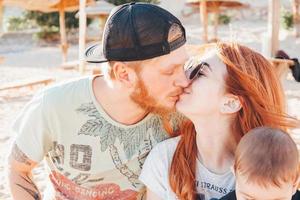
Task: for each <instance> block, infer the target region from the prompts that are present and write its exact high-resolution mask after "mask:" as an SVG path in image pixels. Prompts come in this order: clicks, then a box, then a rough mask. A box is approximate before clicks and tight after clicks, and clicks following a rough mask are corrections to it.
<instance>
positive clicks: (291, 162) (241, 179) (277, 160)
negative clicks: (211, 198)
mask: <svg viewBox="0 0 300 200" xmlns="http://www.w3.org/2000/svg"><path fill="white" fill-rule="evenodd" d="M298 164H299V158H298V151H297V147H296V144H295V143H294V141H293V140H292V138H291V137H290V136H289V135H288V134H287V133H285V132H283V131H281V130H278V129H273V128H269V127H259V128H256V129H253V130H252V131H250V132H249V133H247V134H246V135H245V136H244V137H243V138H242V139H241V141H240V143H239V145H238V147H237V150H236V155H235V164H234V171H235V175H236V196H237V199H238V200H290V199H292V196H293V194H294V193H295V192H296V190H297V186H298V178H299V168H298Z"/></svg>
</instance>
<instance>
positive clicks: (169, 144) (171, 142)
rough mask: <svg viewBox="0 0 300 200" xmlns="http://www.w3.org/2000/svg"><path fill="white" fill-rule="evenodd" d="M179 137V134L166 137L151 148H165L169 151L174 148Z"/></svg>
mask: <svg viewBox="0 0 300 200" xmlns="http://www.w3.org/2000/svg"><path fill="white" fill-rule="evenodd" d="M180 138H181V136H177V137H172V138H168V139H166V140H164V141H162V142H160V143H158V144H156V145H155V147H154V148H153V149H156V150H164V149H166V150H170V151H171V150H175V149H176V147H177V144H178V142H179V140H180Z"/></svg>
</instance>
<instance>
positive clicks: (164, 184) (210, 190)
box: [139, 136, 235, 200]
mask: <svg viewBox="0 0 300 200" xmlns="http://www.w3.org/2000/svg"><path fill="white" fill-rule="evenodd" d="M179 140H180V136H179V137H175V138H171V139H167V140H165V141H163V142H161V143H159V144H157V145H156V146H155V147H154V149H153V150H152V151H151V152H150V154H149V156H148V157H147V159H146V161H145V163H144V166H143V169H142V173H141V175H140V177H139V179H140V180H141V181H142V182H143V183H144V184H145V185H146V186H147V187H148V188H149V189H150V190H151V191H152V192H154V193H155V194H156V195H157V196H159V197H160V198H161V199H163V200H176V199H178V198H176V195H175V193H174V192H173V191H172V189H171V187H170V184H169V170H170V167H171V162H172V159H173V155H174V152H175V150H176V147H177V144H178V142H179ZM196 186H197V191H198V194H197V198H196V199H197V200H215V199H219V198H221V197H223V196H224V195H226V194H228V193H229V192H231V191H232V190H234V188H235V178H234V175H233V173H232V172H231V171H228V172H226V173H224V174H215V173H213V172H211V171H209V170H208V169H207V168H206V167H205V166H204V165H203V164H201V162H200V161H199V160H198V159H197V169H196Z"/></svg>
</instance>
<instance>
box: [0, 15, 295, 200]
mask: <svg viewBox="0 0 300 200" xmlns="http://www.w3.org/2000/svg"><path fill="white" fill-rule="evenodd" d="M251 12H252V11H242V12H237V14H236V15H235V17H234V18H233V19H232V22H231V24H230V25H220V26H219V32H218V35H219V39H221V40H232V39H233V40H235V41H237V42H240V43H242V44H244V45H247V46H249V47H251V48H253V49H255V50H257V51H259V52H261V50H262V45H263V37H264V34H265V33H266V31H267V20H266V16H264V15H263V16H255V17H249V16H251ZM183 23H184V25H185V27H186V32H187V36H188V37H187V38H188V44H201V43H202V40H201V31H202V28H201V24H200V22H199V16H198V15H197V14H194V15H191V16H189V17H186V18H183ZM210 31H211V30H210ZM280 48H281V49H283V50H284V51H286V52H287V53H288V54H289V55H290V57H298V58H300V53H299V52H300V38H297V39H296V38H295V37H294V36H293V34H292V32H291V31H286V30H283V29H281V31H280ZM0 57H3V58H4V60H3V62H2V63H1V62H0V86H1V87H4V86H5V85H11V84H17V83H20V82H26V81H31V80H38V79H43V78H51V79H54V82H53V83H51V84H56V83H58V82H61V81H65V80H69V79H71V78H75V77H80V76H83V75H82V74H80V73H79V72H78V71H76V70H75V69H74V70H63V69H62V68H61V67H60V65H61V51H60V49H59V48H58V44H57V43H44V42H36V41H35V40H34V39H32V33H6V34H4V35H3V36H2V37H1V38H0ZM77 57H78V45H77V44H76V43H74V42H72V43H71V44H70V48H69V54H68V60H76V59H77ZM37 58H38V59H37ZM84 75H91V71H87V72H86V73H85V74H84ZM282 83H283V87H284V91H285V94H286V100H287V103H288V112H289V114H290V115H292V116H295V117H297V118H298V119H300V83H298V82H296V81H295V80H294V79H293V77H292V75H291V73H290V72H289V73H288V74H287V76H286V77H285V78H284V80H283V81H282ZM43 87H44V85H37V86H34V87H24V88H19V89H10V90H3V91H1V90H0V199H1V200H9V199H11V196H10V195H9V191H8V185H7V181H6V178H5V176H6V173H5V170H6V157H7V153H8V150H9V148H10V145H11V143H12V141H13V139H14V137H15V133H14V132H12V131H11V129H10V126H11V124H12V123H13V121H14V119H15V118H16V116H17V115H18V113H19V112H20V111H21V109H22V108H23V106H24V105H25V104H26V103H27V102H28V101H29V100H30V99H31V98H32V97H33V95H34V94H35V93H36V92H37V91H39V90H40V89H42V88H43ZM293 137H294V138H295V141H296V142H297V143H298V144H299V145H300V130H295V131H294V133H293ZM34 180H35V181H36V183H37V185H38V187H39V188H40V189H41V191H43V190H44V188H45V186H46V181H47V175H46V174H45V169H44V165H43V163H41V164H40V165H39V166H38V167H37V168H36V169H35V170H34Z"/></svg>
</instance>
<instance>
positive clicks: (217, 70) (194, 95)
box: [176, 50, 227, 119]
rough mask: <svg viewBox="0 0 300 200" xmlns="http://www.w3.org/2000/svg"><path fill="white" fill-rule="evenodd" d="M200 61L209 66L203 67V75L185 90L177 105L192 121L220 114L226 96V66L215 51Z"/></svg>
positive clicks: (200, 74)
mask: <svg viewBox="0 0 300 200" xmlns="http://www.w3.org/2000/svg"><path fill="white" fill-rule="evenodd" d="M200 61H201V62H205V63H207V64H208V66H207V65H202V70H201V73H199V76H198V77H195V78H194V79H193V81H192V82H191V84H190V85H189V86H188V87H187V88H185V90H184V93H183V94H182V95H180V99H179V101H178V102H177V104H176V108H177V110H178V111H179V112H181V113H182V114H184V115H186V116H187V117H188V118H190V119H191V118H193V117H194V116H205V117H208V116H209V115H215V114H218V113H219V112H220V107H221V103H222V98H223V97H224V95H225V81H224V77H225V76H226V74H227V70H226V65H225V64H224V63H223V62H222V61H221V60H220V59H219V57H218V56H217V55H216V52H215V50H210V51H208V52H207V53H205V54H204V55H203V56H201V57H200Z"/></svg>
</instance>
